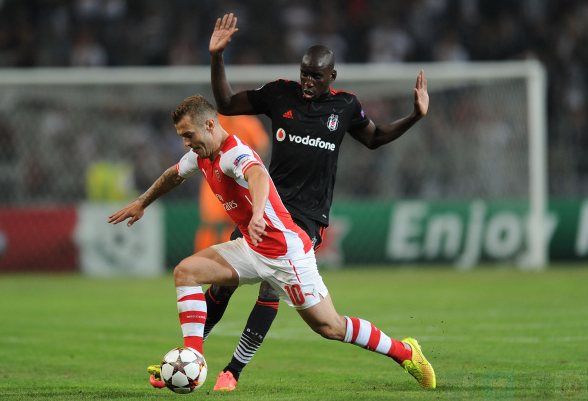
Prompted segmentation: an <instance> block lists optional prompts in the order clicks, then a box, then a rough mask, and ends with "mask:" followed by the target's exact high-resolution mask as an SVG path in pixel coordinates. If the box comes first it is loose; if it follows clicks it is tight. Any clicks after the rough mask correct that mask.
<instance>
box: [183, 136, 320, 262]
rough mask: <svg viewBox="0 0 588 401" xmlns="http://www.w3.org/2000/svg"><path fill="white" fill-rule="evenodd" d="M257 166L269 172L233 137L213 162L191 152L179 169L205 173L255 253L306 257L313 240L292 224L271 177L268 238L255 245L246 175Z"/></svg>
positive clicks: (229, 138)
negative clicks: (249, 226) (250, 225)
mask: <svg viewBox="0 0 588 401" xmlns="http://www.w3.org/2000/svg"><path fill="white" fill-rule="evenodd" d="M254 165H260V166H262V167H263V168H264V169H265V166H264V165H263V162H262V160H261V158H260V157H259V155H257V153H255V151H253V149H251V147H249V146H248V145H247V144H246V143H244V142H243V141H241V140H239V138H237V137H236V136H234V135H230V136H229V137H228V138H227V139H226V140H225V142H224V143H223V145H222V148H221V151H220V153H219V155H218V156H217V157H216V158H215V159H214V160H213V161H210V160H209V159H202V158H200V157H199V156H198V155H197V154H196V153H195V152H194V151H192V150H190V151H189V152H188V153H186V154H185V155H184V156H183V157H182V159H181V160H180V161H179V162H178V164H177V165H176V170H177V172H178V174H179V175H180V177H183V178H188V177H190V176H191V175H193V174H194V173H196V172H197V171H198V170H200V171H202V174H203V175H204V178H205V179H206V181H207V182H208V185H209V186H210V188H211V189H212V191H213V192H214V194H215V195H216V197H217V199H218V200H219V201H220V202H221V204H222V205H223V207H224V209H225V211H226V212H227V213H228V214H229V216H230V217H231V219H232V220H233V221H234V222H235V223H236V224H237V225H238V226H239V230H241V232H242V233H243V236H244V238H245V240H246V241H247V243H248V244H249V246H250V247H251V249H253V250H254V251H255V252H257V253H259V254H261V255H263V256H266V257H269V258H285V259H291V258H294V257H298V256H302V255H304V254H306V253H307V252H308V251H310V250H311V249H312V243H311V241H310V238H309V237H308V235H307V234H306V233H305V232H304V231H303V230H302V229H301V228H300V227H298V226H297V225H296V224H295V223H294V222H293V221H292V217H291V216H290V213H288V211H287V210H286V208H285V207H284V205H283V203H282V200H281V199H280V196H279V195H278V191H277V190H276V187H275V186H274V184H273V182H272V180H271V178H270V192H269V198H268V201H267V203H266V206H265V212H264V219H265V221H266V224H267V227H266V232H267V236H265V237H263V241H262V242H260V243H258V246H256V247H255V246H253V244H252V242H251V238H250V236H249V231H248V225H249V221H250V220H251V216H252V213H253V208H252V203H251V195H250V193H249V185H248V183H247V181H246V180H245V172H246V171H247V169H249V168H250V167H251V166H254ZM266 173H267V170H266ZM268 178H269V174H268Z"/></svg>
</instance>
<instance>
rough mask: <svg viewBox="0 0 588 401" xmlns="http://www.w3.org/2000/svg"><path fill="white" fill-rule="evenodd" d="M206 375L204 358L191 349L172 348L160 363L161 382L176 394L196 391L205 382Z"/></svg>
mask: <svg viewBox="0 0 588 401" xmlns="http://www.w3.org/2000/svg"><path fill="white" fill-rule="evenodd" d="M207 374H208V367H207V366H206V360H205V359H204V356H203V355H202V354H201V353H200V352H198V351H196V350H195V349H193V348H189V347H178V348H174V349H172V350H171V351H170V352H168V353H167V354H165V356H164V357H163V360H162V361H161V380H163V382H164V383H165V386H166V387H167V388H169V389H170V390H171V391H173V392H175V393H178V394H188V393H191V392H192V391H194V390H198V389H199V388H200V387H201V386H202V385H203V384H204V382H205V381H206V375H207Z"/></svg>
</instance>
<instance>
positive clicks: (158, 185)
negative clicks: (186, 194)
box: [108, 166, 184, 227]
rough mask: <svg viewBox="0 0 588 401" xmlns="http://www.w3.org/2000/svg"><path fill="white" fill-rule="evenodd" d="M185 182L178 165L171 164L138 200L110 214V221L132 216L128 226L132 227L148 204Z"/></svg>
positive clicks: (114, 222)
mask: <svg viewBox="0 0 588 401" xmlns="http://www.w3.org/2000/svg"><path fill="white" fill-rule="evenodd" d="M182 182H184V178H182V177H180V176H179V175H178V172H177V171H176V166H171V167H170V168H168V169H167V170H165V171H164V172H163V174H162V175H161V177H159V178H158V179H157V180H156V181H155V182H154V183H153V185H151V187H150V188H149V189H148V190H147V191H146V192H145V193H144V194H143V195H141V196H139V199H137V200H136V201H134V202H132V203H130V204H128V205H127V206H125V207H124V208H122V209H121V210H119V211H118V212H116V213H113V214H111V215H110V216H108V222H109V223H113V224H118V223H120V222H122V221H125V220H126V219H128V218H130V220H129V222H128V223H127V226H128V227H130V226H132V225H133V224H135V222H136V221H137V220H139V219H141V217H143V214H144V213H145V209H146V208H147V206H149V205H150V204H152V203H153V202H154V201H155V200H156V199H157V198H159V197H161V196H163V195H165V194H166V193H168V192H169V191H171V190H172V189H174V188H175V187H177V186H178V185H180V184H181V183H182Z"/></svg>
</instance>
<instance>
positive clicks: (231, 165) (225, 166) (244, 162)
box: [219, 144, 263, 180]
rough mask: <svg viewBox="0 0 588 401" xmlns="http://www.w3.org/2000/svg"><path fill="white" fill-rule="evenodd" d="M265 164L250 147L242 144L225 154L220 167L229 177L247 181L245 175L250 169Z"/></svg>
mask: <svg viewBox="0 0 588 401" xmlns="http://www.w3.org/2000/svg"><path fill="white" fill-rule="evenodd" d="M254 165H262V166H263V164H262V163H261V162H260V161H259V160H258V159H257V158H256V157H255V154H254V153H253V151H252V150H251V148H250V147H249V146H246V145H244V144H240V145H238V146H235V147H234V148H232V149H230V150H229V151H227V152H226V153H223V155H222V157H221V160H220V163H219V166H220V168H221V170H222V172H223V173H224V174H226V175H228V176H229V177H233V178H236V179H241V180H244V179H245V173H246V172H247V170H248V169H249V167H251V166H254Z"/></svg>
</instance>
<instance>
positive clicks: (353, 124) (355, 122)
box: [348, 96, 370, 131]
mask: <svg viewBox="0 0 588 401" xmlns="http://www.w3.org/2000/svg"><path fill="white" fill-rule="evenodd" d="M369 123H370V119H369V118H368V117H367V116H366V115H365V112H364V111H363V106H362V105H361V102H360V101H359V100H358V99H357V97H355V96H353V112H352V113H351V121H350V123H349V129H348V131H356V130H360V129H363V128H365V127H366V126H367V125H368V124H369Z"/></svg>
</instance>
